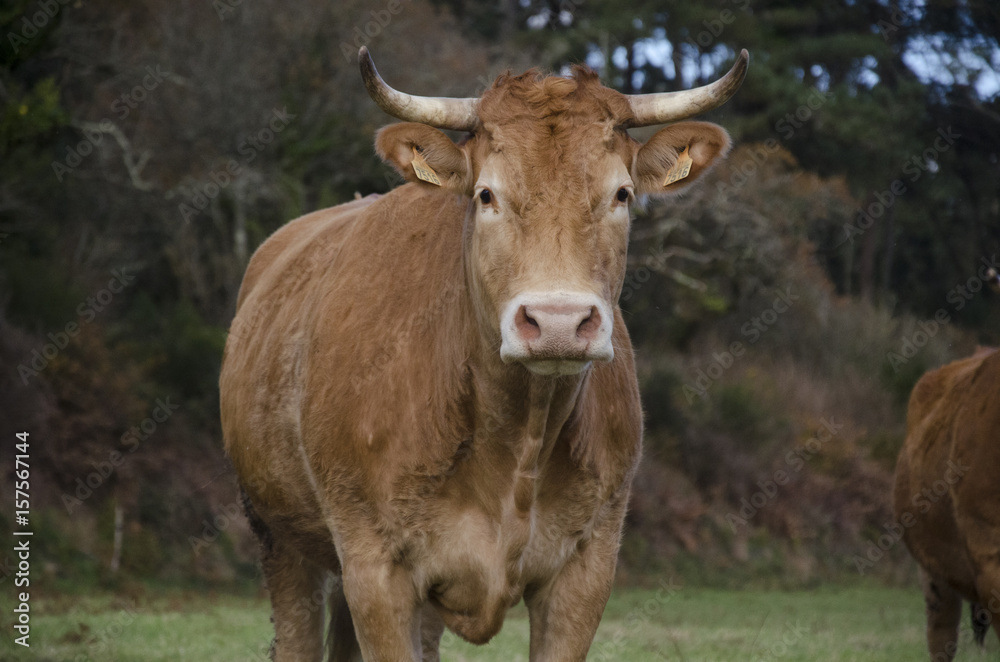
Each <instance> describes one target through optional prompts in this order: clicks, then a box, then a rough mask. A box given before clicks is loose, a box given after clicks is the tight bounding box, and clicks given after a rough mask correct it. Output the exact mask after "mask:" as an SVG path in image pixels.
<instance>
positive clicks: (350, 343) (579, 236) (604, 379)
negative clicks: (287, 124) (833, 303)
mask: <svg viewBox="0 0 1000 662" xmlns="http://www.w3.org/2000/svg"><path fill="white" fill-rule="evenodd" d="M360 59H361V68H362V73H363V76H364V79H365V83H366V85H367V87H368V89H369V92H370V94H371V96H372V98H373V99H375V101H376V102H377V103H378V104H379V105H380V106H381V107H382V108H383V109H384V110H386V111H387V112H388V113H390V114H392V115H394V116H396V117H398V118H400V119H403V120H409V121H408V122H407V123H403V124H395V125H392V126H389V127H387V128H384V129H382V130H381V131H380V132H379V133H378V137H377V139H376V148H377V151H378V153H379V155H380V156H381V157H382V158H383V159H385V160H386V161H388V162H389V163H391V164H392V165H393V166H394V167H395V168H396V169H397V170H398V171H399V172H400V173H401V174H402V175H403V176H404V177H405V178H406V179H407V180H409V183H407V184H405V185H403V186H401V187H399V188H397V189H395V190H394V191H392V192H390V193H389V194H387V195H384V196H382V197H379V198H366V199H361V200H356V201H353V202H350V203H348V204H345V205H341V206H339V207H335V208H333V209H326V210H323V211H318V212H315V213H312V214H309V215H307V216H304V217H302V218H300V219H298V220H296V221H293V222H291V223H289V224H288V225H286V226H285V227H283V228H282V229H281V230H279V231H278V232H276V233H275V234H274V235H273V236H272V237H271V238H270V239H268V240H267V241H266V242H265V243H264V244H263V245H262V246H261V247H260V248H259V249H258V250H257V252H256V254H255V255H254V256H253V259H252V260H251V262H250V265H249V268H248V269H247V273H246V277H245V278H244V281H243V286H242V289H241V291H240V295H239V301H238V311H237V314H236V318H235V320H234V322H233V325H234V326H233V328H234V330H235V329H239V333H231V334H230V337H229V340H228V342H227V345H226V353H225V359H224V364H223V368H222V376H221V380H220V389H221V405H222V424H223V431H224V434H225V442H226V448H227V450H228V452H229V455H230V456H231V458H232V460H233V463H234V465H235V468H236V471H237V473H238V476H239V479H240V482H241V485H242V487H243V489H244V491H245V493H246V497H247V498H246V499H245V503H246V505H247V506H248V509H247V510H248V516H249V517H250V520H251V523H252V525H253V527H254V530H255V532H256V533H257V535H258V536H259V537H260V539H261V541H262V549H263V552H262V557H263V559H262V564H263V570H264V574H265V576H266V580H267V583H268V587H269V590H270V594H271V604H272V608H273V621H274V624H275V631H276V637H275V644H274V646H273V653H274V655H275V658H276V659H277V660H279V662H280V661H285V660H297V661H301V660H318V659H320V657H321V656H322V654H323V635H322V633H323V622H322V620H321V615H322V613H323V611H324V609H323V605H322V600H323V594H322V593H321V592H320V589H321V587H323V586H324V585H326V584H324V580H325V579H326V578H327V577H328V576H329V575H330V574H331V573H333V575H335V576H339V578H340V579H339V580H338V581H337V582H335V583H334V584H333V586H334V589H333V594H332V596H330V598H329V600H330V605H331V612H332V616H331V623H330V634H331V638H332V643H331V653H330V659H336V660H346V659H357V658H358V654H359V653H360V654H361V656H363V658H364V659H365V660H368V661H369V662H371V661H374V660H381V661H386V662H398V661H400V660H418V659H425V660H436V659H437V657H438V655H437V649H438V642H439V640H440V637H441V634H442V632H443V630H444V628H445V627H448V628H450V629H451V630H452V631H454V632H455V633H457V634H458V635H459V636H461V637H463V638H465V639H467V640H468V641H471V642H474V643H485V642H486V641H488V640H489V639H490V638H491V637H493V635H495V634H496V633H497V632H498V631H499V630H500V627H501V625H502V624H503V619H504V615H505V613H506V612H507V610H508V609H509V608H510V607H511V606H512V605H514V604H515V603H517V602H518V601H519V600H520V599H522V598H523V599H524V601H525V603H526V604H527V607H528V610H529V613H530V624H531V645H530V647H531V659H532V660H543V659H544V660H583V659H584V658H585V656H586V654H587V650H588V649H589V647H590V643H591V640H592V639H593V636H594V632H595V630H596V629H597V626H598V623H599V621H600V618H601V613H602V611H603V609H604V605H605V602H606V601H607V599H608V595H609V592H610V590H611V585H612V578H613V575H614V569H615V562H616V557H617V552H618V545H619V538H620V535H621V530H622V521H623V518H624V514H625V506H626V502H627V500H628V494H629V485H630V482H631V477H632V474H633V472H634V470H635V467H636V462H637V460H638V457H639V450H640V440H641V437H642V415H641V410H640V404H639V393H638V387H637V383H636V377H635V368H634V364H633V359H632V348H631V345H630V343H629V338H628V335H627V333H626V330H625V326H624V323H623V321H622V316H621V312H620V310H619V308H618V305H617V301H618V296H619V293H620V292H621V288H622V283H623V279H624V276H625V264H626V261H625V255H626V248H627V244H628V231H629V223H630V219H629V203H630V202H631V201H632V200H633V199H634V198H635V196H637V195H646V194H661V193H672V192H674V191H676V190H677V189H679V188H682V187H683V186H686V185H687V184H688V183H690V182H691V181H693V180H694V179H695V178H697V177H698V175H700V174H701V173H703V172H704V171H705V170H706V168H708V167H709V166H710V165H711V164H712V162H713V161H715V160H716V159H717V158H719V157H720V156H722V155H723V154H724V153H725V152H726V150H727V149H728V147H729V137H728V135H727V134H726V132H725V131H724V130H723V129H722V128H720V127H718V126H715V125H713V124H707V123H699V122H687V123H679V124H674V125H672V126H669V127H667V128H664V129H662V130H660V131H659V132H658V133H656V134H655V135H654V136H653V137H652V138H651V139H650V140H649V141H648V142H647V143H645V144H641V143H638V142H636V141H635V140H634V139H633V138H632V137H631V136H630V135H629V134H628V132H627V131H626V128H628V127H637V126H646V125H652V124H660V123H666V122H669V121H672V120H676V119H680V118H684V117H690V116H692V115H694V114H695V113H698V112H704V111H707V110H709V109H711V108H714V107H716V106H718V105H720V104H721V103H723V102H725V100H726V99H728V98H729V97H730V96H731V95H732V94H733V93H735V91H736V89H737V88H738V87H739V84H740V83H741V82H742V79H743V77H744V75H745V72H746V66H747V61H748V58H747V54H746V51H743V53H741V55H740V57H739V58H738V60H737V63H736V65H735V66H734V67H733V70H732V71H730V72H729V73H728V74H727V75H726V76H725V77H724V78H722V79H721V80H719V81H718V82H716V83H714V84H712V85H709V86H706V87H703V88H698V89H696V90H690V91H687V92H681V93H675V94H661V95H643V96H632V97H629V96H625V95H623V94H620V93H618V92H616V91H614V90H610V89H607V88H605V87H603V86H601V84H600V83H599V82H598V80H597V76H596V75H595V74H594V73H593V72H591V71H589V70H586V69H584V68H577V69H575V70H574V73H573V76H572V77H570V78H563V77H548V78H542V77H539V76H538V75H536V74H535V73H534V72H529V73H527V74H524V75H521V76H509V75H505V76H501V77H500V78H498V79H497V81H496V82H495V83H494V84H493V86H492V87H491V88H490V89H488V90H487V91H486V92H485V93H484V94H483V96H482V98H481V99H435V98H424V97H413V96H410V95H407V94H403V93H401V92H397V91H396V90H393V89H392V88H389V87H388V86H387V85H386V84H385V83H384V82H383V81H382V79H381V78H380V77H379V76H378V74H377V72H376V71H375V69H374V65H373V64H372V62H371V58H370V57H369V56H368V53H367V50H366V49H362V50H361V52H360ZM432 127H438V128H448V129H454V130H460V131H467V132H469V135H468V136H467V137H466V138H465V140H463V141H462V142H461V143H460V144H455V143H454V142H452V141H451V140H450V139H449V138H448V137H447V136H445V134H444V133H442V132H441V131H438V130H437V129H436V128H432ZM685 150H686V151H685ZM682 153H683V156H681V154H682ZM685 164H686V165H685ZM675 166H676V167H675ZM688 167H689V168H690V171H689V172H687V173H685V172H684V170H686V169H687V168H688ZM668 178H669V179H676V181H672V182H671V183H669V184H666V183H665V181H666V180H667V179H668ZM426 180H431V181H426Z"/></svg>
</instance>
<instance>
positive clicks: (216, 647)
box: [0, 587, 1000, 662]
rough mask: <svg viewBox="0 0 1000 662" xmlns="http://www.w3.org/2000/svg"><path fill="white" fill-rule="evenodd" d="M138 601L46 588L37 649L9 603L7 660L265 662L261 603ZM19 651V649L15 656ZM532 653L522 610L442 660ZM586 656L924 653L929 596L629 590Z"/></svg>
mask: <svg viewBox="0 0 1000 662" xmlns="http://www.w3.org/2000/svg"><path fill="white" fill-rule="evenodd" d="M139 596H140V597H139V599H138V601H135V600H131V601H130V600H129V599H126V598H121V597H116V596H114V595H111V594H99V595H96V596H92V597H85V598H80V597H74V598H71V597H65V596H63V597H50V598H45V597H42V596H39V597H38V598H37V599H35V601H34V602H33V603H32V614H33V618H32V631H31V644H32V645H31V649H30V651H28V650H25V649H23V648H21V647H20V646H14V645H13V642H12V639H11V636H10V632H11V618H10V614H11V612H10V608H9V607H7V606H6V605H5V606H4V608H3V613H2V614H0V621H2V625H3V634H2V637H0V660H4V661H6V660H45V661H53V662H55V661H58V662H63V661H67V662H69V661H72V662H83V661H85V660H94V661H97V660H100V661H102V662H114V661H118V662H156V661H161V660H162V661H167V660H170V661H171V662H173V661H202V660H204V661H206V662H208V661H211V662H225V661H229V660H232V661H239V662H247V661H250V660H266V659H267V658H266V652H267V648H268V644H269V642H270V638H271V629H270V628H271V626H270V623H269V622H268V617H269V609H268V604H267V602H266V599H264V598H252V597H236V596H218V595H208V596H206V595H202V594H199V593H196V592H190V591H189V592H178V591H173V592H170V593H169V594H168V595H167V596H165V597H151V596H150V595H149V594H146V595H142V593H139ZM967 620H968V619H967V615H966V614H963V626H962V627H963V633H962V639H961V640H960V649H959V655H958V657H957V658H956V660H958V661H960V662H969V661H972V660H976V661H979V662H982V661H984V660H996V659H998V652H997V651H998V648H1000V647H998V645H997V641H996V638H995V637H994V636H993V635H992V634H991V635H988V638H987V651H988V652H987V653H986V654H985V655H983V654H981V653H980V652H979V651H977V650H976V649H975V646H974V645H973V644H972V643H971V637H970V636H969V631H968V625H967V622H966V621H967ZM11 651H13V653H12V652H11ZM527 658H528V621H527V614H526V612H525V610H524V608H523V607H518V608H516V609H515V610H514V611H513V612H512V613H511V615H510V616H509V618H508V619H507V622H506V624H505V625H504V628H503V631H502V632H501V633H500V634H499V635H498V636H497V637H496V639H494V641H493V642H491V643H490V644H489V645H487V646H484V647H476V646H472V645H469V644H467V643H465V642H462V641H460V640H459V639H458V638H457V637H455V636H454V635H452V634H450V633H447V634H445V637H444V639H443V642H442V659H445V660H453V661H456V662H457V661H463V660H477V661H478V660H482V661H487V660H496V661H498V662H517V661H518V660H525V661H526V660H527ZM589 659H590V660H595V661H599V662H625V661H631V660H650V661H657V662H658V661H661V660H687V661H695V660H698V661H711V660H726V661H730V660H740V661H745V662H756V661H757V660H781V661H782V662H785V661H788V662H793V661H806V660H808V661H810V662H812V661H816V660H824V661H825V660H839V661H845V662H846V661H848V660H857V661H859V662H861V661H864V662H869V661H872V662H876V661H882V660H884V661H886V662H889V661H892V662H897V661H899V660H924V659H927V655H926V652H925V649H924V611H923V601H922V599H921V597H920V594H919V592H918V591H917V590H915V589H914V590H902V589H891V588H878V587H862V588H824V589H819V590H814V591H794V592H770V591H756V590H746V591H726V590H714V589H695V588H677V589H676V590H674V591H673V592H666V591H663V590H661V591H657V590H641V589H622V590H618V591H616V592H615V594H614V596H613V597H612V599H611V602H610V603H609V604H608V608H607V610H606V612H605V615H604V620H603V621H602V624H601V628H600V630H599V631H598V634H597V638H596V639H595V642H594V645H593V647H592V648H591V653H590V657H589Z"/></svg>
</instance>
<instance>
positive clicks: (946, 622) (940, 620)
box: [920, 570, 962, 662]
mask: <svg viewBox="0 0 1000 662" xmlns="http://www.w3.org/2000/svg"><path fill="white" fill-rule="evenodd" d="M920 583H921V585H922V587H923V590H924V604H925V606H926V608H927V650H928V651H929V652H930V655H931V660H933V661H934V662H951V660H952V659H953V658H954V657H955V652H956V651H957V650H958V624H959V621H960V620H961V618H962V597H961V596H960V595H959V594H958V593H956V592H955V591H954V590H952V589H951V588H950V587H949V586H948V585H946V584H945V583H944V582H942V581H940V580H937V579H934V578H933V577H931V576H930V575H929V574H928V573H927V572H926V571H925V570H921V571H920Z"/></svg>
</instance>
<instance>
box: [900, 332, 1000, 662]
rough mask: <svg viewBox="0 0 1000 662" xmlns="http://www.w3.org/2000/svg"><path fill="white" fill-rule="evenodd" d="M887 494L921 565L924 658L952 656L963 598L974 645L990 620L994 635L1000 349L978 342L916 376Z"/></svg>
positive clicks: (999, 610) (999, 567)
mask: <svg viewBox="0 0 1000 662" xmlns="http://www.w3.org/2000/svg"><path fill="white" fill-rule="evenodd" d="M894 502H895V511H896V518H897V522H898V523H899V524H898V526H899V527H900V528H902V530H903V539H904V540H905V542H906V546H907V547H908V548H909V550H910V553H911V554H913V557H914V558H915V559H916V560H917V562H918V563H919V565H920V578H921V584H922V587H923V591H924V601H925V603H926V607H927V647H928V649H929V651H930V655H931V659H932V660H933V661H934V662H939V661H943V662H950V660H952V659H953V658H954V656H955V652H956V650H957V648H958V629H959V628H958V626H959V621H960V618H961V612H962V600H963V599H965V600H968V601H969V602H970V603H972V624H973V631H974V633H975V637H976V639H977V640H978V642H979V643H982V641H983V637H984V635H985V633H986V629H987V628H988V627H989V623H990V622H991V621H992V624H993V628H994V630H995V631H997V634H998V635H1000V618H997V615H998V614H1000V352H997V351H996V350H994V349H982V350H980V351H977V352H976V353H975V354H974V355H973V356H971V357H969V358H966V359H962V360H960V361H955V362H953V363H949V364H948V365H946V366H944V367H942V368H939V369H937V370H934V371H931V372H928V373H927V374H926V375H924V376H923V377H921V379H920V381H919V382H917V385H916V387H915V388H914V389H913V394H912V395H911V396H910V405H909V411H908V414H907V435H906V442H905V443H904V445H903V449H902V451H901V452H900V454H899V461H898V463H897V465H896V484H895V494H894Z"/></svg>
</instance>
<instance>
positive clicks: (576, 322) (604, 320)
mask: <svg viewBox="0 0 1000 662" xmlns="http://www.w3.org/2000/svg"><path fill="white" fill-rule="evenodd" d="M613 322H614V317H613V316H612V312H611V307H610V306H608V304H607V303H605V302H604V301H603V300H601V299H600V298H599V297H597V296H595V295H593V294H585V293H576V292H547V293H525V294H520V295H518V296H516V297H514V298H513V299H512V300H511V301H510V302H509V303H508V304H507V305H506V306H505V307H504V310H503V313H502V315H501V316H500V335H501V338H502V343H501V345H500V358H501V360H503V362H504V363H522V364H524V366H525V367H526V368H528V370H530V371H531V372H533V373H535V374H539V375H572V374H577V373H579V372H581V371H583V370H584V369H585V368H586V367H587V366H588V365H589V364H590V362H591V361H610V360H611V359H613V358H614V356H615V352H614V348H613V347H612V344H611V329H612V326H613Z"/></svg>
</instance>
